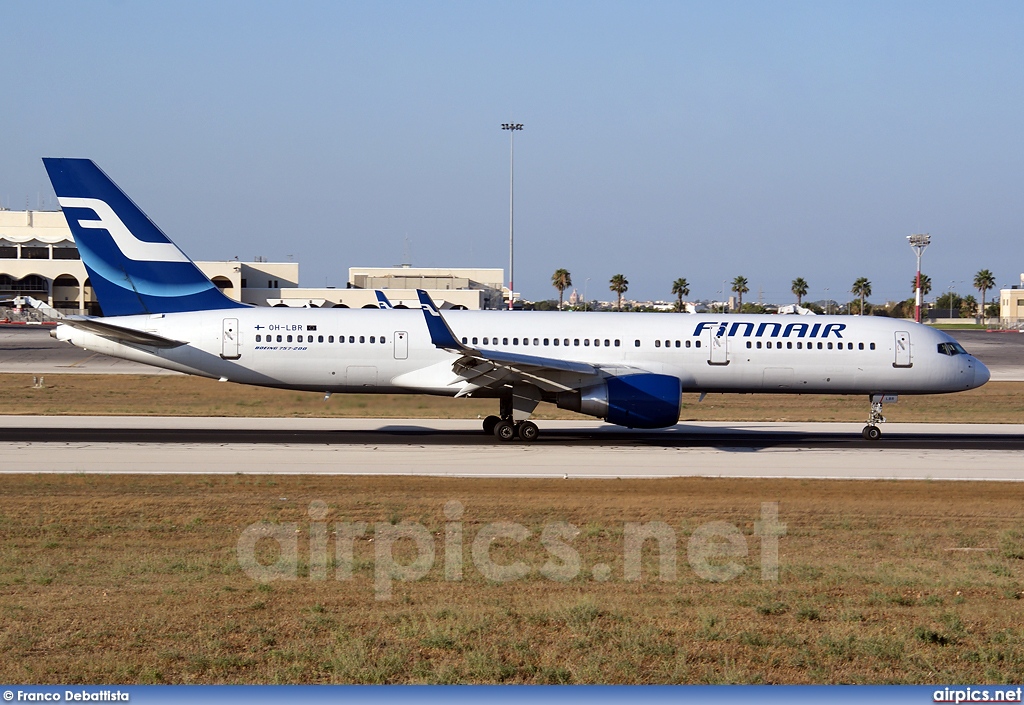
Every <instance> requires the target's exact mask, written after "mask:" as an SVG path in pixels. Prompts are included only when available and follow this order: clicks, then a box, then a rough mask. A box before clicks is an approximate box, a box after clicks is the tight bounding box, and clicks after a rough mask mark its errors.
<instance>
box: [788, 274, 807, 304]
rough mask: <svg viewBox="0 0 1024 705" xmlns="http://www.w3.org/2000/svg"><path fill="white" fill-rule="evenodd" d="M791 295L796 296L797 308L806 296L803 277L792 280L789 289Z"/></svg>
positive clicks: (805, 283) (805, 284) (805, 285)
mask: <svg viewBox="0 0 1024 705" xmlns="http://www.w3.org/2000/svg"><path fill="white" fill-rule="evenodd" d="M790 291H792V292H793V295H794V296H796V305H797V306H799V305H800V304H801V302H802V301H803V300H804V297H805V296H807V281H806V280H805V279H804V278H803V277H797V278H796V279H794V280H793V285H792V287H791V288H790Z"/></svg>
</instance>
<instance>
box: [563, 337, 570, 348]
mask: <svg viewBox="0 0 1024 705" xmlns="http://www.w3.org/2000/svg"><path fill="white" fill-rule="evenodd" d="M562 345H564V346H565V347H569V339H568V338H565V339H564V340H562Z"/></svg>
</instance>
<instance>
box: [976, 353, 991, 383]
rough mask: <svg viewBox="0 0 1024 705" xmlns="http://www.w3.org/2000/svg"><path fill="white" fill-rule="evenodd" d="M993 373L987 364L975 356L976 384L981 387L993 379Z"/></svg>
mask: <svg viewBox="0 0 1024 705" xmlns="http://www.w3.org/2000/svg"><path fill="white" fill-rule="evenodd" d="M991 377H992V373H991V372H989V370H988V368H987V367H985V364H984V363H983V362H981V360H979V359H978V358H974V386H975V387H980V386H981V385H983V384H985V383H986V382H988V381H989V379H991Z"/></svg>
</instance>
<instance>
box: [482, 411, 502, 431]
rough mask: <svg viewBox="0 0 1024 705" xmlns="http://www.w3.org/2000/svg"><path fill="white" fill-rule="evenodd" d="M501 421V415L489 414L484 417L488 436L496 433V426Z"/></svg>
mask: <svg viewBox="0 0 1024 705" xmlns="http://www.w3.org/2000/svg"><path fill="white" fill-rule="evenodd" d="M500 421H501V417H499V416H488V417H487V418H486V419H484V433H486V434H487V435H488V436H489V435H491V434H492V433H494V427H495V426H497V425H498V423H499V422H500Z"/></svg>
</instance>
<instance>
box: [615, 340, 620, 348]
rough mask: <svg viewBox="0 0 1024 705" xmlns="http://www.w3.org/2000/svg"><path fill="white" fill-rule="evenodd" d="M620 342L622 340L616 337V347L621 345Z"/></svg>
mask: <svg viewBox="0 0 1024 705" xmlns="http://www.w3.org/2000/svg"><path fill="white" fill-rule="evenodd" d="M619 342H620V341H619V339H618V338H616V339H615V347H619Z"/></svg>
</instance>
